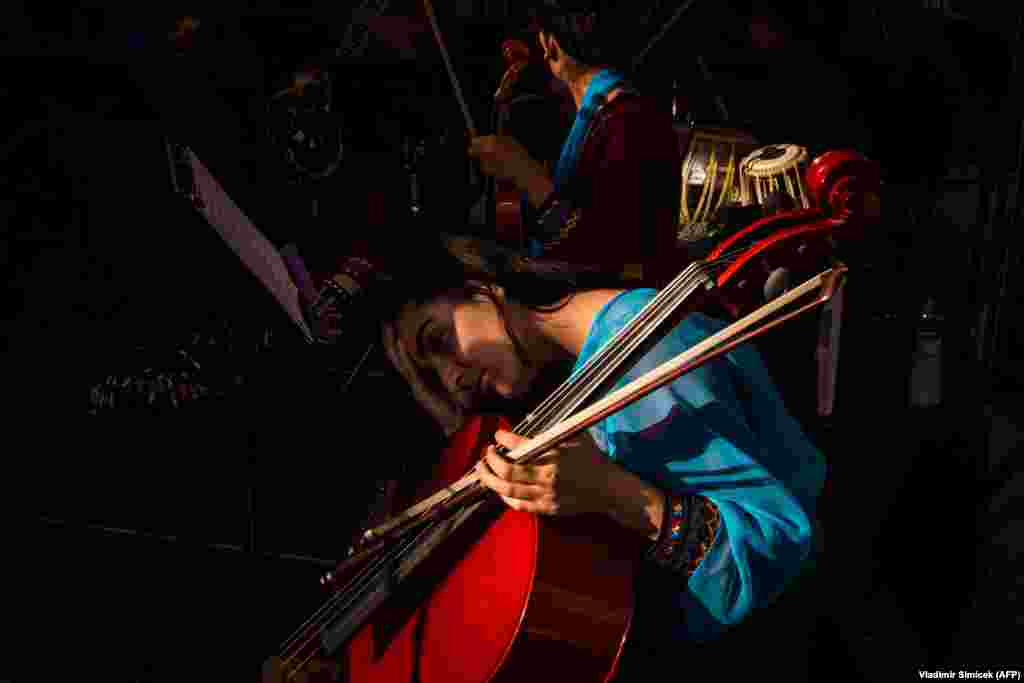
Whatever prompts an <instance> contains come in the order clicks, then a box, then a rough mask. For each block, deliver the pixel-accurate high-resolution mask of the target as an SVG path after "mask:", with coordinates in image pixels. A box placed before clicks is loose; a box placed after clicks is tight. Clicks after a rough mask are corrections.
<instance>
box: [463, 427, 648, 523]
mask: <svg viewBox="0 0 1024 683" xmlns="http://www.w3.org/2000/svg"><path fill="white" fill-rule="evenodd" d="M494 440H495V441H497V442H498V443H499V444H500V445H502V446H505V447H506V448H508V449H509V450H511V449H513V448H515V447H516V446H517V445H519V444H520V443H523V442H524V441H526V439H524V438H522V437H520V436H516V435H515V434H513V433H511V432H506V431H502V430H499V431H498V432H497V433H495V435H494ZM476 471H477V475H478V476H479V477H480V483H481V484H483V485H484V486H486V487H487V488H489V489H491V490H492V491H494V492H495V493H497V494H498V495H499V496H501V499H502V500H504V501H505V503H506V504H507V505H508V506H509V507H511V508H512V509H514V510H522V511H524V512H534V513H537V514H542V515H576V514H582V513H600V514H605V515H608V516H610V517H611V518H612V519H614V520H616V521H617V522H619V523H620V524H622V525H623V526H625V527H627V528H632V529H635V530H637V531H639V532H641V533H644V534H646V535H648V536H650V537H652V538H656V537H657V532H658V529H659V528H660V525H661V519H662V512H663V510H664V504H665V503H664V496H663V494H662V493H661V492H660V491H659V490H658V489H656V488H654V487H652V486H650V485H648V484H647V483H646V482H644V481H643V480H641V479H640V478H638V477H636V476H635V475H633V474H631V473H630V472H627V471H626V470H624V469H622V468H621V467H619V466H618V465H616V464H615V463H613V462H611V461H610V460H608V458H607V456H606V455H605V454H604V453H602V452H601V450H600V449H598V447H597V444H595V443H594V441H593V439H591V438H590V436H589V435H581V436H578V437H576V438H575V439H573V440H570V441H568V442H566V443H564V444H562V445H561V446H559V447H558V448H556V449H554V450H552V451H549V452H548V453H547V454H545V455H544V456H543V457H541V458H540V459H539V460H537V461H536V462H535V463H533V464H529V465H517V464H515V463H514V462H513V461H511V460H509V459H508V458H506V457H504V456H501V455H498V453H497V452H496V450H495V447H494V446H491V447H489V448H488V449H487V453H486V455H484V457H483V459H482V460H481V461H480V462H479V463H478V464H477V467H476Z"/></svg>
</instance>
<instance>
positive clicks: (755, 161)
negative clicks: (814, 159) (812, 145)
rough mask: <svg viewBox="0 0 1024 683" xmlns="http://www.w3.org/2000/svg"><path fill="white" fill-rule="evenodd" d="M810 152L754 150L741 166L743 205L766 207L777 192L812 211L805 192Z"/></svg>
mask: <svg viewBox="0 0 1024 683" xmlns="http://www.w3.org/2000/svg"><path fill="white" fill-rule="evenodd" d="M806 167H807V149H806V148H805V147H801V146H799V145H789V144H786V145H769V146H768V147H762V148H760V149H757V150H754V151H753V152H751V153H750V154H748V155H747V156H746V157H744V158H743V162H742V163H741V164H740V195H741V197H740V201H741V202H742V203H743V204H744V205H745V206H749V205H750V204H755V203H756V204H761V205H764V203H765V199H766V198H767V197H768V195H770V194H771V193H773V192H785V193H786V194H787V195H789V196H790V198H792V199H793V202H794V203H795V204H796V206H797V207H800V208H804V209H809V208H810V207H811V204H810V200H809V199H808V196H807V191H806V189H805V188H804V182H803V175H804V171H805V170H806Z"/></svg>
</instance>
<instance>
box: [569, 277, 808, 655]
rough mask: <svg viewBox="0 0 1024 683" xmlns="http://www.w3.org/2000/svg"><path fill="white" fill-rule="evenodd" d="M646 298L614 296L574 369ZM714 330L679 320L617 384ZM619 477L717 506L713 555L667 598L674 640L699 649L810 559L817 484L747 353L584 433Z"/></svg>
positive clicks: (704, 320) (736, 352) (791, 425)
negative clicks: (673, 604)
mask: <svg viewBox="0 0 1024 683" xmlns="http://www.w3.org/2000/svg"><path fill="white" fill-rule="evenodd" d="M655 294H656V292H655V291H654V290H652V289H637V290H632V291H628V292H624V293H622V294H619V295H618V296H616V297H615V298H614V299H612V300H611V301H609V302H608V303H607V304H605V306H604V307H602V309H601V310H600V311H599V312H598V313H597V315H596V316H595V318H594V321H593V323H592V325H591V327H590V331H589V333H588V336H587V339H586V342H585V343H584V345H583V349H582V350H581V353H580V355H579V358H578V360H577V362H576V368H574V371H575V369H578V368H579V367H580V366H581V365H582V364H583V363H584V362H585V361H586V360H587V358H589V357H590V356H591V355H593V354H594V353H595V352H596V351H598V349H600V348H601V346H603V345H604V343H605V342H606V341H607V340H608V339H610V338H611V337H612V336H613V335H614V334H615V332H616V331H617V330H618V329H619V328H621V327H623V326H624V325H625V324H626V323H628V322H629V321H630V320H631V319H632V318H633V316H635V315H636V313H637V312H638V311H639V310H640V309H641V308H643V306H644V305H645V304H647V302H648V301H650V300H651V298H653V297H654V295H655ZM723 327H725V323H723V322H721V321H718V320H715V319H713V318H710V317H708V316H706V315H703V314H700V313H693V314H691V315H689V316H687V317H686V318H685V319H684V320H683V322H682V323H681V324H680V325H678V326H677V327H676V328H675V329H674V330H673V331H672V332H671V333H670V334H669V335H667V336H666V337H665V338H664V339H663V340H662V341H661V342H659V343H658V344H657V345H656V346H655V347H654V348H653V349H652V350H651V351H650V352H649V353H648V354H647V355H646V356H645V357H644V358H643V359H641V361H640V362H639V363H638V364H637V366H636V367H635V368H633V369H632V370H631V371H630V372H629V373H628V374H627V375H626V376H625V377H623V379H622V380H620V383H619V386H622V385H623V384H626V383H628V382H630V381H632V380H633V379H636V378H637V377H639V376H640V375H642V374H644V373H646V372H648V371H649V370H651V369H653V368H655V367H657V366H659V365H661V364H662V363H664V362H666V361H668V360H670V359H672V358H674V357H675V356H677V355H678V354H680V353H682V352H683V351H685V350H686V349H687V348H689V347H691V346H693V345H694V344H696V343H697V342H699V341H701V340H702V339H704V338H706V337H708V336H709V335H711V334H713V333H714V332H716V331H718V330H720V329H721V328H723ZM590 433H591V435H592V436H593V438H594V439H595V440H596V442H597V444H598V446H599V447H600V448H601V450H603V451H604V452H605V453H607V454H608V456H609V457H610V458H611V459H612V460H613V461H615V462H616V463H618V464H619V465H620V466H622V467H624V468H625V469H627V470H629V471H631V472H633V473H634V474H636V475H637V476H639V477H641V478H643V479H644V480H646V481H648V482H650V483H652V484H655V485H657V486H660V487H661V488H662V489H664V490H672V491H674V492H677V493H680V494H684V495H686V494H699V495H702V496H706V497H707V498H709V499H710V500H712V501H713V502H714V503H715V504H716V505H717V506H718V508H719V511H720V513H721V518H722V526H721V528H720V530H719V532H718V536H717V538H716V540H715V543H714V545H713V546H712V548H711V549H710V550H709V551H708V554H707V555H706V556H705V558H704V560H703V561H702V563H701V564H700V566H698V567H697V569H696V571H695V572H694V573H693V575H692V576H691V577H690V579H689V581H688V582H687V584H686V585H685V586H680V591H679V593H678V595H677V596H676V597H675V599H677V600H678V606H679V621H678V624H677V625H676V628H677V629H678V633H677V634H676V635H677V636H678V637H679V638H684V639H687V640H703V639H707V638H709V637H713V636H715V635H717V634H718V633H720V632H721V631H722V630H723V628H724V627H726V626H729V625H732V624H736V623H738V622H739V621H741V620H742V619H743V618H744V617H745V616H746V615H747V614H749V613H750V611H751V610H752V609H754V608H755V607H758V606H761V605H764V604H766V603H768V602H770V601H771V600H772V599H774V598H775V597H776V596H777V595H778V594H779V593H780V592H781V590H782V588H783V587H784V586H785V584H786V583H787V582H788V581H789V580H790V579H792V578H793V577H795V576H796V574H797V573H798V572H799V571H800V569H801V566H802V564H803V563H804V561H805V560H806V559H807V558H808V556H809V555H810V553H811V541H812V521H811V520H812V519H813V517H814V510H815V500H816V498H817V496H818V493H819V492H820V491H821V487H822V484H823V482H824V477H825V462H824V459H823V457H822V455H821V453H820V452H819V451H818V449H817V448H816V447H815V446H814V445H813V444H812V443H811V442H810V440H809V439H808V438H807V437H806V436H805V434H804V432H803V430H802V429H801V427H800V425H799V424H798V423H797V422H796V420H795V419H794V418H793V417H791V416H790V415H789V414H788V413H787V411H786V408H785V406H784V405H783V403H782V399H781V398H780V396H779V394H778V391H777V390H776V389H775V387H774V385H773V383H772V380H771V378H770V377H769V375H768V371H767V369H766V368H765V366H764V363H763V362H762V360H761V358H760V356H759V355H758V353H757V351H756V350H755V349H754V348H753V347H752V346H751V345H749V344H746V345H742V346H739V347H737V348H735V349H733V350H732V351H731V352H729V353H727V354H725V355H724V356H720V357H719V358H717V359H715V360H713V361H710V362H709V363H706V364H705V365H703V366H701V367H699V368H697V369H696V370H693V371H691V372H689V373H687V374H685V375H683V376H682V377H680V378H679V379H677V380H675V381H674V382H671V383H670V384H667V385H665V386H663V387H662V388H660V389H658V390H657V391H655V392H653V393H651V394H649V395H648V396H646V397H644V398H642V399H640V400H639V401H637V402H636V403H634V404H632V405H630V406H629V407H627V408H625V409H624V410H622V411H620V412H618V413H616V414H615V415H612V416H611V417H609V418H607V419H605V420H604V421H602V422H600V423H598V424H597V425H595V426H594V427H592V428H591V429H590Z"/></svg>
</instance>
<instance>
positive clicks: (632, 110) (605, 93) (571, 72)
mask: <svg viewBox="0 0 1024 683" xmlns="http://www.w3.org/2000/svg"><path fill="white" fill-rule="evenodd" d="M531 4H532V5H533V6H534V10H535V11H534V15H535V21H534V28H535V29H536V36H537V37H536V40H537V42H538V44H539V47H540V49H541V51H542V52H543V55H544V56H543V61H544V63H545V64H546V65H547V67H548V70H549V72H550V73H551V76H552V77H553V78H554V79H555V80H556V81H558V82H559V83H561V84H563V85H564V87H565V88H566V89H567V90H568V91H569V93H570V94H571V97H572V100H573V102H574V104H575V107H576V110H577V111H576V115H575V120H574V121H573V124H572V128H571V130H570V131H569V134H568V137H567V138H566V140H565V141H564V143H563V144H562V148H561V153H560V156H559V159H558V163H557V164H556V166H555V168H554V169H553V173H551V174H549V173H548V171H547V170H546V169H545V168H544V165H543V164H542V163H541V162H540V161H539V160H537V159H534V158H532V157H531V156H530V154H529V153H528V152H527V151H526V149H525V148H524V147H523V145H522V144H520V142H519V141H517V140H516V139H514V138H513V137H510V136H507V135H505V136H495V135H484V136H480V137H476V138H474V139H473V140H471V141H470V146H469V155H470V156H471V157H473V158H475V159H477V160H478V161H479V163H480V168H481V169H482V170H483V172H484V173H486V174H488V175H491V176H494V177H496V178H498V179H500V180H504V181H508V182H510V183H512V184H514V185H515V186H516V188H517V189H518V190H519V191H520V192H521V193H522V195H523V196H524V197H525V199H526V200H527V203H528V204H529V206H530V207H532V209H533V212H532V215H531V216H530V220H529V221H528V223H527V225H526V233H527V236H528V238H529V242H530V251H531V253H532V254H533V255H535V256H536V255H544V256H546V257H548V258H557V259H560V260H563V261H567V262H571V263H577V264H587V265H594V266H600V267H602V268H603V269H605V270H607V271H609V272H615V273H623V272H627V273H629V274H630V275H631V277H633V278H642V279H643V280H646V281H648V282H661V281H662V280H663V279H664V276H665V275H666V273H665V272H664V271H665V267H664V264H663V263H662V261H663V260H664V259H665V256H666V254H669V253H670V252H671V251H672V250H673V249H674V247H675V244H676V236H677V233H678V216H679V198H680V192H681V176H680V173H679V170H680V167H681V165H682V160H681V158H680V153H679V148H678V144H679V143H678V139H677V136H676V133H675V130H674V128H673V125H672V116H671V113H670V112H669V111H667V110H665V108H663V107H660V106H659V105H658V104H657V102H655V101H654V100H653V99H652V98H650V97H646V96H644V95H642V94H641V93H640V92H639V91H638V90H637V89H636V88H634V87H633V86H632V85H631V84H630V82H629V80H628V78H627V76H626V73H625V70H623V69H620V68H618V67H619V66H620V65H621V64H622V62H623V61H625V60H624V59H623V58H624V57H627V56H626V55H623V54H621V53H622V51H623V46H624V45H629V42H630V41H628V40H624V36H623V26H624V25H628V23H624V22H623V21H622V19H623V18H625V19H627V20H628V19H634V20H635V15H636V8H635V6H633V4H632V3H629V2H625V0H618V2H596V1H595V0H543V1H540V2H533V3H531ZM512 120H513V122H514V120H515V114H514V112H513V114H512Z"/></svg>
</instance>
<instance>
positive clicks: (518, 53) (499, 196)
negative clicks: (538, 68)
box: [492, 40, 530, 249]
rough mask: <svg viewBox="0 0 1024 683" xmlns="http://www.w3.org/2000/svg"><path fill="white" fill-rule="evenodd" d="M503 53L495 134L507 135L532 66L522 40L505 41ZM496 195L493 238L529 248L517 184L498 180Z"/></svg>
mask: <svg viewBox="0 0 1024 683" xmlns="http://www.w3.org/2000/svg"><path fill="white" fill-rule="evenodd" d="M501 54H502V56H503V57H504V58H505V62H506V63H507V64H508V66H507V68H506V69H505V73H504V75H503V76H502V77H501V82H500V84H499V85H498V89H497V90H496V91H495V93H494V106H495V118H496V122H495V135H504V134H505V126H506V124H507V123H508V119H509V116H510V115H511V111H510V102H509V100H510V99H511V98H512V94H513V89H514V88H515V85H516V82H517V81H518V79H519V75H520V74H521V73H522V72H523V70H524V69H525V68H526V67H527V66H528V65H529V63H530V48H529V47H528V46H527V45H526V44H525V43H523V42H522V41H521V40H506V41H505V42H504V43H502V45H501ZM492 193H493V195H494V237H495V239H497V240H498V241H499V242H504V243H506V244H508V245H509V246H514V247H517V248H520V249H523V248H525V247H526V227H525V225H524V224H523V214H522V204H521V195H520V192H519V190H518V189H517V188H516V186H515V184H514V183H510V182H508V181H504V180H496V181H495V182H494V185H493V190H492Z"/></svg>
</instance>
